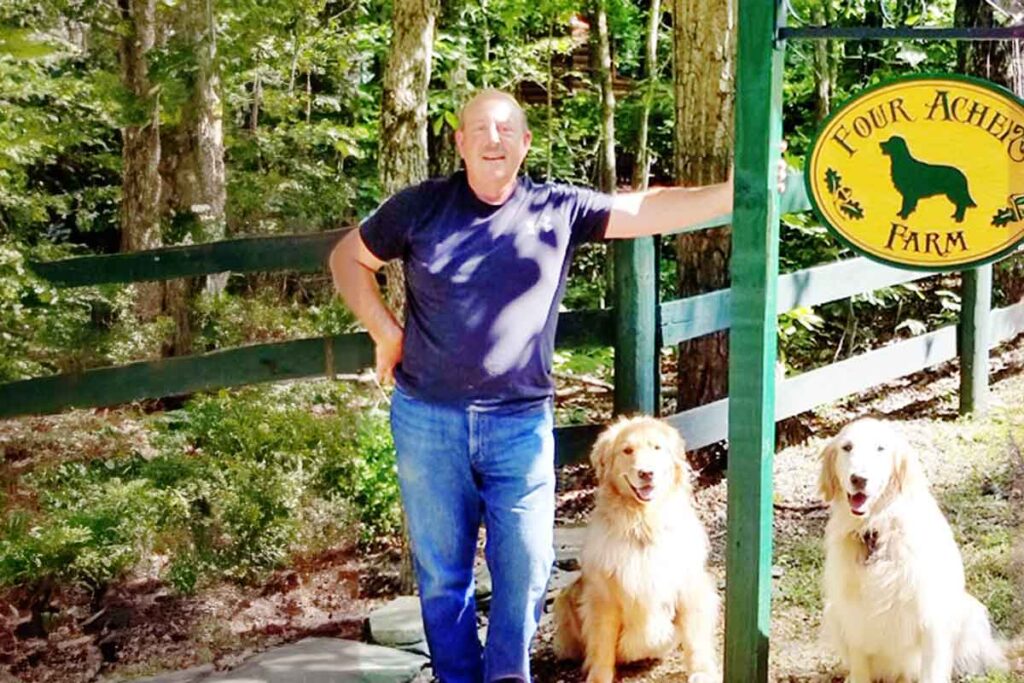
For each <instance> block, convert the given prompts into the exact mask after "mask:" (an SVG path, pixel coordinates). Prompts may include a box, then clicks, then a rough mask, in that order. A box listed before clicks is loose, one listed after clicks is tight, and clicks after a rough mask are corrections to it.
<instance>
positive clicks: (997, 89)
mask: <svg viewBox="0 0 1024 683" xmlns="http://www.w3.org/2000/svg"><path fill="white" fill-rule="evenodd" d="M936 79H938V80H946V81H961V82H966V83H972V84H974V85H977V86H980V87H982V88H986V89H988V90H991V91H993V92H994V93H996V94H998V95H1001V96H1003V97H1005V98H1007V99H1009V100H1011V101H1014V102H1016V103H1017V105H1018V106H1020V108H1021V110H1022V111H1024V99H1022V98H1020V97H1017V95H1016V94H1015V93H1014V92H1013V91H1012V90H1009V89H1008V88H1005V87H1004V86H1001V85H999V84H998V83H993V82H992V81H988V80H985V79H984V78H978V77H977V76H968V75H965V74H956V73H940V72H925V73H917V74H911V75H908V76H900V77H898V78H890V79H888V80H886V81H882V82H880V83H875V84H874V85H872V86H869V87H867V88H865V89H864V90H861V91H860V92H859V93H857V94H856V95H854V96H853V97H848V98H847V99H846V100H844V101H843V103H842V104H841V105H839V106H838V107H836V108H835V109H833V110H832V112H831V113H830V114H829V115H828V116H827V117H825V120H824V121H822V122H821V125H820V126H818V130H817V131H816V132H815V133H814V138H813V139H812V141H811V146H810V147H808V148H807V155H806V156H805V157H804V172H803V173H804V185H805V186H806V187H807V199H808V200H809V201H810V203H811V208H812V209H814V213H815V215H816V216H817V217H818V219H819V220H820V221H821V223H822V224H823V225H824V226H825V227H826V228H827V229H828V231H829V233H831V234H832V236H833V237H835V238H836V239H838V240H839V242H840V243H842V244H843V245H844V246H846V247H847V248H849V249H852V250H853V251H854V252H855V253H857V254H860V255H861V256H865V257H867V258H869V259H871V260H872V261H875V262H877V263H881V264H883V265H886V266H893V267H896V268H902V269H904V270H918V271H923V272H928V273H956V272H959V271H961V270H968V269H970V268H977V267H978V266H983V265H985V264H988V263H994V262H995V261H998V260H1000V259H1002V258H1005V257H1006V256H1008V255H1009V254H1012V253H1013V252H1014V251H1016V250H1017V249H1019V248H1020V247H1021V245H1024V232H1022V233H1021V236H1020V238H1019V239H1018V240H1017V241H1016V242H1013V243H1012V244H1010V245H1009V246H1007V247H1006V248H1004V249H1003V250H1001V251H999V252H997V253H995V254H990V255H989V256H986V257H985V258H982V259H978V260H977V261H969V262H967V263H959V264H956V265H953V266H942V265H934V266H924V265H917V264H910V263H903V262H902V261H895V260H892V259H887V258H884V257H882V256H879V255H878V254H874V253H871V252H869V251H866V250H863V249H861V248H860V247H858V246H857V245H855V244H854V243H853V242H851V241H850V240H849V239H847V238H846V236H845V235H844V234H843V233H842V232H840V231H839V229H838V228H836V227H835V226H833V225H832V223H831V222H829V220H828V219H827V218H826V216H825V212H824V211H822V210H821V207H820V206H818V200H817V198H816V197H815V196H814V187H815V186H814V184H813V181H814V179H813V178H812V177H811V157H812V156H813V155H814V150H815V149H817V147H818V141H819V139H820V138H821V134H822V133H823V132H824V131H825V129H826V128H828V126H829V124H831V123H832V120H833V119H835V118H837V117H838V116H839V115H840V114H842V113H843V112H844V111H845V110H846V109H847V108H848V107H850V106H851V105H853V104H855V103H857V102H858V101H860V100H861V99H863V98H864V97H866V96H867V95H869V94H870V93H872V92H874V91H876V90H881V89H882V88H887V87H889V86H891V85H894V84H900V83H911V82H913V81H927V80H936Z"/></svg>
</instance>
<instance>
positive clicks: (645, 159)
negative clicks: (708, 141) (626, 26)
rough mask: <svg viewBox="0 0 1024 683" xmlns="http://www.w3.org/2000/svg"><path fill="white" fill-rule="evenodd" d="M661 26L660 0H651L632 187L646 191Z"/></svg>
mask: <svg viewBox="0 0 1024 683" xmlns="http://www.w3.org/2000/svg"><path fill="white" fill-rule="evenodd" d="M660 26H661V0H651V6H650V8H649V9H648V15H647V42H646V45H645V50H644V80H645V81H646V82H647V83H646V86H645V87H644V107H643V111H642V112H641V114H640V133H639V135H638V138H637V143H636V161H635V162H634V165H633V187H634V188H636V189H638V190H646V189H647V184H648V181H649V176H650V172H651V154H650V150H649V149H647V139H648V136H649V133H648V131H649V129H650V118H651V106H652V105H653V103H654V95H655V92H656V90H657V79H658V29H659V27H660Z"/></svg>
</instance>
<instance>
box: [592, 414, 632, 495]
mask: <svg viewBox="0 0 1024 683" xmlns="http://www.w3.org/2000/svg"><path fill="white" fill-rule="evenodd" d="M625 424H626V422H625V420H619V421H618V422H616V423H615V424H613V425H609V426H608V427H607V428H606V429H605V430H604V431H603V432H601V434H600V436H598V437H597V441H595V442H594V447H593V448H591V449H590V464H591V466H592V467H593V468H594V476H596V477H597V480H598V481H599V482H600V481H604V476H605V473H606V472H607V471H608V465H609V464H610V463H611V460H612V458H613V457H614V455H615V453H614V451H615V441H616V439H618V438H619V433H620V432H621V431H622V428H623V427H624V426H625Z"/></svg>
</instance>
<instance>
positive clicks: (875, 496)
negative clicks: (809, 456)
mask: <svg viewBox="0 0 1024 683" xmlns="http://www.w3.org/2000/svg"><path fill="white" fill-rule="evenodd" d="M916 475H917V463H916V460H915V459H914V457H913V456H912V455H911V454H910V452H909V448H908V447H907V445H906V443H905V442H904V440H903V437H902V436H900V435H899V434H898V433H897V432H896V430H895V429H894V428H893V427H892V426H891V425H889V424H887V423H885V422H881V421H879V420H874V419H870V418H867V419H861V420H857V421H856V422H851V423H850V424H848V425H846V426H845V427H844V428H843V429H842V431H840V432H839V434H837V435H836V437H835V438H834V439H832V441H831V442H829V444H828V445H827V446H826V447H825V450H824V451H823V452H822V464H821V478H820V480H819V484H820V487H821V493H822V496H823V497H824V498H825V500H826V501H828V502H830V503H833V502H835V501H837V500H844V501H845V503H846V507H847V509H848V510H849V511H850V514H851V515H853V516H855V517H867V516H869V515H870V514H871V512H872V511H873V510H875V509H877V508H878V506H879V503H880V501H883V500H884V499H885V498H886V494H887V493H889V492H891V491H895V492H899V491H902V490H903V488H904V487H905V486H907V485H908V484H909V483H910V480H911V478H912V477H916Z"/></svg>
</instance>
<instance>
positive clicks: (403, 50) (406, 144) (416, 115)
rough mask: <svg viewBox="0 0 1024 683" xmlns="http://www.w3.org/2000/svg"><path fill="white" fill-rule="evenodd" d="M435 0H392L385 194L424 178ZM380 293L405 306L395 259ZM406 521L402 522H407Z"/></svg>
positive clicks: (407, 577)
mask: <svg viewBox="0 0 1024 683" xmlns="http://www.w3.org/2000/svg"><path fill="white" fill-rule="evenodd" d="M439 10H440V5H439V3H438V2H437V0H395V2H394V13H393V15H392V20H391V26H392V36H391V50H390V53H389V55H388V63H387V66H386V68H385V70H384V93H383V100H382V104H381V117H380V118H381V125H380V140H381V146H380V165H379V168H380V182H381V186H382V187H383V188H384V192H385V194H387V195H391V194H393V193H395V192H397V191H398V190H401V189H402V188H404V187H407V186H409V185H412V184H413V183H417V182H421V181H423V180H426V178H427V164H428V156H427V88H428V86H429V84H430V62H431V57H432V55H433V45H434V26H435V24H436V21H437V15H438V12H439ZM384 274H385V278H386V290H385V299H386V300H387V303H388V305H389V306H390V307H391V309H392V310H393V311H395V312H396V313H397V314H398V315H399V316H402V315H403V314H404V309H405V281H404V278H403V277H402V267H401V264H400V263H397V262H391V263H388V264H387V265H385V266H384ZM407 526H408V525H406V528H407ZM402 538H403V548H402V568H401V571H400V574H399V583H400V586H399V590H401V592H402V593H405V594H411V593H412V592H413V591H414V590H415V586H416V581H415V575H414V573H413V563H412V551H411V548H410V545H409V538H408V531H407V530H406V529H403V531H402Z"/></svg>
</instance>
